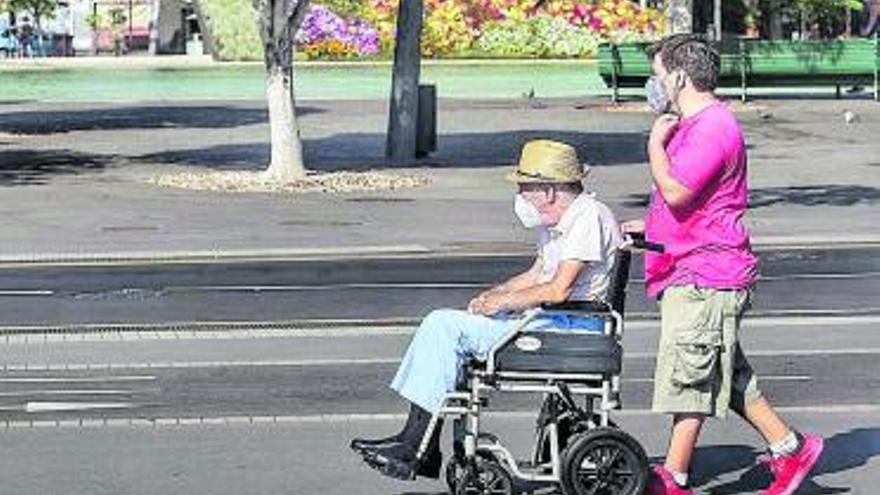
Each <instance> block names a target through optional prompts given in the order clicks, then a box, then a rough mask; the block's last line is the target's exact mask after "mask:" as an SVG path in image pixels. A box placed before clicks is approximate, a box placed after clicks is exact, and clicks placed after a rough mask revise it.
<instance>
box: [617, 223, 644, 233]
mask: <svg viewBox="0 0 880 495" xmlns="http://www.w3.org/2000/svg"><path fill="white" fill-rule="evenodd" d="M620 230H622V231H623V233H624V234H643V233H644V232H645V221H644V220H630V221H628V222H623V223H622V224H620Z"/></svg>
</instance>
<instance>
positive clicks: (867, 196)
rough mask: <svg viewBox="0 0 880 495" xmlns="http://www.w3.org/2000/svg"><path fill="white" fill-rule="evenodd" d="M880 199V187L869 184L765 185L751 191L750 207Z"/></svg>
mask: <svg viewBox="0 0 880 495" xmlns="http://www.w3.org/2000/svg"><path fill="white" fill-rule="evenodd" d="M878 201H880V189H878V188H876V187H871V186H853V185H839V184H824V185H818V186H792V187H766V188H760V189H753V190H752V191H751V201H750V204H749V206H750V207H751V208H762V207H765V206H773V205H777V204H791V205H798V206H853V205H856V204H860V203H866V204H875V203H877V202H878Z"/></svg>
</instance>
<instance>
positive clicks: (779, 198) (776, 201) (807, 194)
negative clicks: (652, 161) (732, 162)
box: [621, 184, 880, 209]
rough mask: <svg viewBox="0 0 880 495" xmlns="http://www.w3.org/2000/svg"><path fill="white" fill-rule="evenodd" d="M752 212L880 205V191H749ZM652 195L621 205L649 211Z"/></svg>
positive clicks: (861, 188) (836, 188)
mask: <svg viewBox="0 0 880 495" xmlns="http://www.w3.org/2000/svg"><path fill="white" fill-rule="evenodd" d="M749 195H750V198H751V199H750V201H749V209H758V208H764V207H767V206H776V205H795V206H854V205H857V204H869V205H873V204H876V203H877V202H880V188H876V187H871V186H855V185H842V184H823V185H816V186H790V187H764V188H755V189H752V190H750V191H749ZM649 201H650V197H649V195H648V194H644V193H638V194H630V195H628V196H627V197H626V199H624V200H623V201H622V202H621V205H623V206H626V207H630V208H645V207H647V206H648V203H649Z"/></svg>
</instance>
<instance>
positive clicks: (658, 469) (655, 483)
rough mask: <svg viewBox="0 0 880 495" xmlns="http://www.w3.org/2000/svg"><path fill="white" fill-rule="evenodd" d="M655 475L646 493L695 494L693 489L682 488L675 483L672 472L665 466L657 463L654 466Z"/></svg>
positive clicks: (648, 494) (646, 494)
mask: <svg viewBox="0 0 880 495" xmlns="http://www.w3.org/2000/svg"><path fill="white" fill-rule="evenodd" d="M653 469H654V473H653V474H654V475H653V476H651V481H649V482H648V489H647V490H646V491H645V495H694V492H693V491H692V490H689V489H687V488H682V487H680V486H678V485H676V484H675V480H674V479H672V474H671V473H670V472H669V471H668V470H667V469H666V467H665V466H662V465H659V464H655V465H654V466H653Z"/></svg>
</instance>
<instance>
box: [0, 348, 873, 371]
mask: <svg viewBox="0 0 880 495" xmlns="http://www.w3.org/2000/svg"><path fill="white" fill-rule="evenodd" d="M878 354H880V348H876V347H861V348H845V349H782V350H768V351H761V350H756V351H749V352H748V356H749V357H785V356H801V357H803V356H828V357H830V356H865V355H878ZM656 355H657V354H656V352H629V353H626V352H625V353H624V355H623V358H624V360H635V359H653V358H654V357H655V356H656ZM400 360H401V358H400V357H398V356H395V357H381V358H345V359H277V360H251V361H249V360H223V361H154V362H119V363H64V364H61V363H59V364H30V363H23V364H10V363H4V364H3V367H2V370H3V371H4V372H13V371H15V372H21V371H102V370H104V371H112V370H136V369H195V368H223V367H279V366H291V367H310V366H334V367H345V366H366V365H382V364H392V365H396V364H399V363H400Z"/></svg>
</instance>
